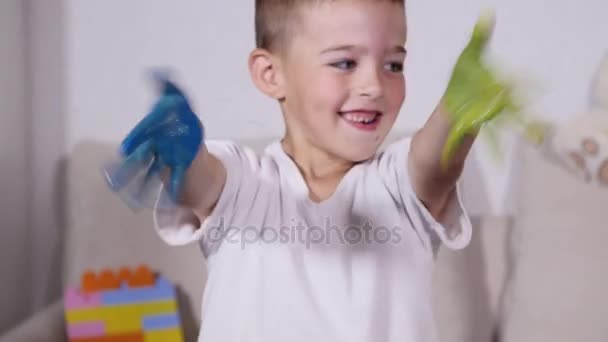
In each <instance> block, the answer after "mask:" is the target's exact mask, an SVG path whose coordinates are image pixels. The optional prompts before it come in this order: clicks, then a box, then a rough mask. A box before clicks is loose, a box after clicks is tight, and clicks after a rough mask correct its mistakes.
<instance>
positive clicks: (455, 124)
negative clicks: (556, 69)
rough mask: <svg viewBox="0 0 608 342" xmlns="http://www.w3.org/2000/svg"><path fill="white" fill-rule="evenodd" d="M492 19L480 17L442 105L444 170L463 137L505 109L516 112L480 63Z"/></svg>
mask: <svg viewBox="0 0 608 342" xmlns="http://www.w3.org/2000/svg"><path fill="white" fill-rule="evenodd" d="M493 28H494V18H493V17H491V16H484V17H481V18H480V19H479V20H478V21H477V24H476V25H475V28H474V31H473V34H472V37H471V39H470V40H469V43H468V45H467V46H466V47H465V48H464V50H463V51H462V53H461V54H460V56H459V58H458V60H457V62H456V65H455V66H454V69H453V71H452V75H451V78H450V81H449V83H448V86H447V89H446V92H445V94H444V96H443V99H442V102H443V106H444V109H445V110H446V111H447V113H446V114H447V115H448V116H449V120H450V123H451V129H450V132H449V134H448V137H447V140H446V142H445V145H444V148H443V151H442V155H441V165H442V166H443V167H444V168H446V167H447V165H448V163H449V161H450V160H451V158H452V157H453V155H454V153H455V152H456V151H457V149H458V147H459V146H460V144H461V142H462V141H463V138H464V137H465V135H469V134H473V135H475V134H477V132H478V131H479V129H480V128H481V126H482V125H483V124H484V123H486V122H488V121H490V120H492V119H494V118H495V117H496V116H497V115H499V114H500V113H502V112H503V111H505V110H506V109H509V110H513V111H516V110H517V106H516V104H515V102H514V100H513V96H512V92H511V89H510V87H509V86H508V85H507V84H506V83H504V82H501V81H500V80H499V79H498V78H497V75H496V73H495V72H494V71H493V70H491V69H490V67H489V66H488V65H486V64H485V63H484V61H483V60H482V57H483V54H484V51H485V48H486V45H487V43H488V41H489V40H490V37H491V35H492V30H493Z"/></svg>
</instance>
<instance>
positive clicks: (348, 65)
mask: <svg viewBox="0 0 608 342" xmlns="http://www.w3.org/2000/svg"><path fill="white" fill-rule="evenodd" d="M330 65H331V66H333V67H334V68H338V69H343V70H350V69H352V68H354V67H355V66H356V65H357V63H356V62H355V61H354V60H352V59H345V60H342V61H339V62H336V63H332V64H330Z"/></svg>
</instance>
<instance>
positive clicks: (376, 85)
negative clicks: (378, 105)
mask: <svg viewBox="0 0 608 342" xmlns="http://www.w3.org/2000/svg"><path fill="white" fill-rule="evenodd" d="M360 70H361V73H360V77H359V82H358V83H357V84H358V85H359V86H358V87H357V92H358V95H359V96H362V97H367V98H370V99H377V98H380V97H382V95H383V87H382V74H381V73H380V72H379V71H378V70H377V68H375V67H371V66H370V67H368V68H365V69H363V68H361V69H360Z"/></svg>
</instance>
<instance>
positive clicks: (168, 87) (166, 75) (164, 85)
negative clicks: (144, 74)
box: [150, 68, 185, 97]
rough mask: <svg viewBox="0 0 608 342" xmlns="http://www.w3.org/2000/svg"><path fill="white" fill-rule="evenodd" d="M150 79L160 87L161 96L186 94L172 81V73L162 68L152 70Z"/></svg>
mask: <svg viewBox="0 0 608 342" xmlns="http://www.w3.org/2000/svg"><path fill="white" fill-rule="evenodd" d="M150 77H151V78H152V80H153V81H154V82H155V83H156V84H157V85H158V87H159V90H160V93H161V95H180V96H184V97H185V94H184V92H183V91H182V89H181V88H180V87H179V86H178V85H177V84H176V83H175V82H173V81H172V80H171V71H170V70H167V69H162V68H155V69H153V70H151V72H150Z"/></svg>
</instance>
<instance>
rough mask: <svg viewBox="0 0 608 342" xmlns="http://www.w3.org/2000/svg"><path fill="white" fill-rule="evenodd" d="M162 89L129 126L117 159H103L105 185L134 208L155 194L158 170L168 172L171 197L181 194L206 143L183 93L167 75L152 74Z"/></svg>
mask: <svg viewBox="0 0 608 342" xmlns="http://www.w3.org/2000/svg"><path fill="white" fill-rule="evenodd" d="M155 79H156V81H157V82H159V84H160V86H161V94H160V97H159V99H158V100H157V102H156V103H155V105H154V106H153V108H152V109H151V111H150V112H149V113H148V114H147V115H146V116H145V117H144V118H143V119H142V120H141V121H140V122H139V123H138V124H137V125H136V126H135V127H134V128H133V129H132V130H131V132H130V133H129V134H128V135H127V136H126V137H125V139H124V140H123V142H122V144H121V146H120V159H119V160H118V161H113V162H109V163H106V165H104V167H103V172H104V175H105V178H106V181H107V183H108V186H109V187H110V189H112V190H113V191H115V192H117V193H119V194H120V195H121V197H123V199H124V200H125V201H126V202H127V204H128V205H129V206H130V207H132V208H134V209H136V208H141V207H146V206H150V204H149V203H148V204H146V203H147V202H148V201H149V200H150V198H151V197H154V198H156V197H158V191H157V192H156V193H154V190H155V189H156V190H158V186H157V185H160V183H161V182H163V181H162V180H161V173H162V172H163V171H165V170H168V171H169V176H168V179H167V180H165V181H164V182H163V183H164V184H166V186H164V187H163V188H164V189H167V192H168V195H169V199H170V200H171V202H173V203H174V204H175V203H177V202H178V201H179V199H180V196H181V194H182V192H183V185H184V181H185V177H186V171H187V170H188V168H189V167H190V166H191V164H192V162H193V160H194V159H195V158H196V156H197V154H198V152H199V150H200V148H201V145H202V143H203V142H204V127H203V125H202V123H201V121H200V120H199V118H198V117H197V115H196V114H195V113H194V111H193V110H192V108H191V106H190V102H189V101H188V99H187V97H186V95H185V94H184V92H183V91H182V90H181V89H180V88H179V87H178V86H177V85H176V84H175V83H174V82H172V81H171V80H169V78H168V77H166V75H162V74H158V75H156V77H155Z"/></svg>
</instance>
